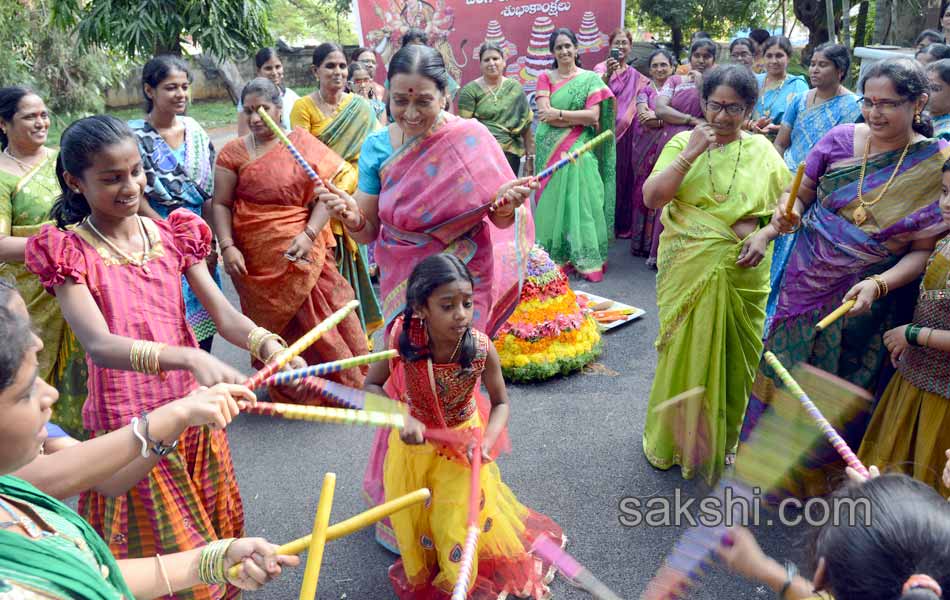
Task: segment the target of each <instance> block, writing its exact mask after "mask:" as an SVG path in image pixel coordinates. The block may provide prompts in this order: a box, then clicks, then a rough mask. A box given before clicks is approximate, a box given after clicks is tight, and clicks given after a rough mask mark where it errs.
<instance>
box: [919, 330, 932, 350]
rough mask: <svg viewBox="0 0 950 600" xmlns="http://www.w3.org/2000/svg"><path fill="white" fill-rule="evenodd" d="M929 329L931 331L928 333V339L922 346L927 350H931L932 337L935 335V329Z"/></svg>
mask: <svg viewBox="0 0 950 600" xmlns="http://www.w3.org/2000/svg"><path fill="white" fill-rule="evenodd" d="M928 329H929V330H930V331H928V332H927V339H925V340H924V341H923V343H921V344H920V345H921V346H924V347H925V348H929V347H930V336H932V335H933V334H934V328H933V327H928Z"/></svg>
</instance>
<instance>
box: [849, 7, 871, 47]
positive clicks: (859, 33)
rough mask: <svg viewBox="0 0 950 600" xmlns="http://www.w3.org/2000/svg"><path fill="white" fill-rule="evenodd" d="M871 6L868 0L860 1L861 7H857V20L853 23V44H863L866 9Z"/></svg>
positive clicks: (856, 45) (865, 29) (865, 34)
mask: <svg viewBox="0 0 950 600" xmlns="http://www.w3.org/2000/svg"><path fill="white" fill-rule="evenodd" d="M870 7H871V2H870V0H864V1H863V2H861V8H859V9H858V21H857V22H856V23H855V24H854V46H853V48H857V47H858V46H863V45H864V44H865V38H866V37H867V31H868V10H869V9H870Z"/></svg>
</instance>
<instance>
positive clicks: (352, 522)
mask: <svg viewBox="0 0 950 600" xmlns="http://www.w3.org/2000/svg"><path fill="white" fill-rule="evenodd" d="M431 497H432V492H430V491H429V489H428V488H419V489H418V490H416V491H414V492H409V493H408V494H406V495H405V496H399V497H398V498H393V499H392V500H390V501H388V502H384V503H382V504H380V505H378V506H374V507H373V508H371V509H369V510H367V511H364V512H361V513H360V514H358V515H354V516H352V517H350V518H349V519H346V520H345V521H340V522H339V523H336V524H334V525H331V526H330V527H328V528H327V535H326V541H328V542H332V541H334V540H338V539H340V538H343V537H346V536H348V535H350V534H352V533H356V532H357V531H359V530H360V529H365V528H366V527H369V526H370V525H372V524H373V523H376V522H377V521H382V520H383V519H385V518H386V517H388V516H390V515H393V514H395V513H397V512H399V511H401V510H404V509H406V508H409V507H410V506H412V505H414V504H419V503H421V502H425V501H426V500H428V499H429V498H431ZM312 539H313V534H310V535H305V536H303V537H302V538H297V539H296V540H293V541H292V542H287V543H286V544H284V545H282V546H278V547H277V554H280V555H283V556H289V555H293V556H296V555H298V554H303V553H304V552H306V551H307V549H308V548H309V547H310V542H311V540H312ZM242 570H243V567H242V566H241V564H240V563H238V564H236V565H234V566H233V567H231V568H230V569H228V578H230V579H236V578H237V577H240V575H241V571H242Z"/></svg>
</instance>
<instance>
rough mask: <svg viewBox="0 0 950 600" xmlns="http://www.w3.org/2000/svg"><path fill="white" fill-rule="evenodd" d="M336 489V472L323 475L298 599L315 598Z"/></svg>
mask: <svg viewBox="0 0 950 600" xmlns="http://www.w3.org/2000/svg"><path fill="white" fill-rule="evenodd" d="M335 490H336V473H327V474H326V475H324V476H323V487H322V488H321V489H320V501H319V502H318V503H317V514H316V516H315V517H314V519H313V533H311V534H310V545H309V547H308V548H307V550H308V552H307V564H306V566H305V567H304V570H303V583H302V584H301V585H300V597H299V598H300V600H316V597H317V583H318V582H319V581H320V566H321V565H322V564H323V549H324V547H325V546H326V543H327V528H328V527H329V526H330V511H331V510H332V509H333V493H334V491H335Z"/></svg>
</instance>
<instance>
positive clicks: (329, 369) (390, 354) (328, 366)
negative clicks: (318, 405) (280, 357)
mask: <svg viewBox="0 0 950 600" xmlns="http://www.w3.org/2000/svg"><path fill="white" fill-rule="evenodd" d="M398 354H399V352H397V351H396V350H386V351H383V352H373V353H371V354H364V355H362V356H353V357H350V358H343V359H340V360H334V361H331V362H325V363H321V364H319V365H310V366H309V367H304V368H302V369H294V370H292V371H281V372H280V373H275V374H274V375H271V376H270V377H268V378H267V380H266V381H265V382H264V385H286V384H288V383H292V382H295V381H297V380H299V379H303V378H304V377H310V376H311V375H313V376H323V375H329V374H330V373H336V372H339V371H343V370H344V369H351V368H353V367H359V366H362V365H368V364H370V363H374V362H378V361H381V360H389V359H391V358H396V356H397V355H398Z"/></svg>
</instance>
